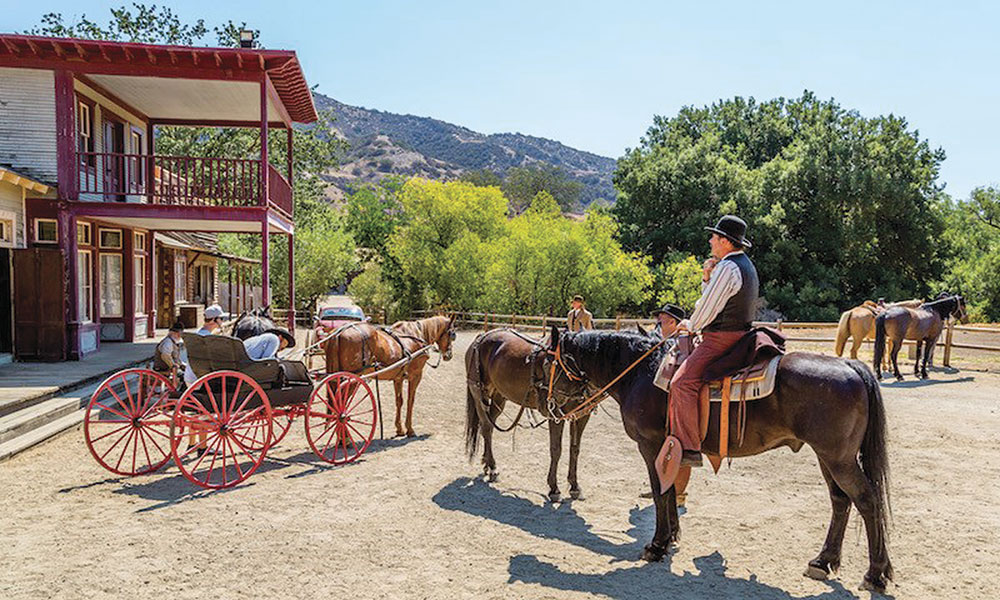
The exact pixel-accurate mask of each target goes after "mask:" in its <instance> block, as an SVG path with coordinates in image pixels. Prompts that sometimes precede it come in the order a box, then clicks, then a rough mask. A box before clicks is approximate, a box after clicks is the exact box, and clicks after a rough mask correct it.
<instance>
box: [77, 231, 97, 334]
mask: <svg viewBox="0 0 1000 600" xmlns="http://www.w3.org/2000/svg"><path fill="white" fill-rule="evenodd" d="M84 256H86V257H87V260H86V261H85V262H86V263H87V264H86V269H84V268H83V267H84V265H83V263H84V261H83V260H82V259H83V257H84ZM76 261H77V263H76V275H77V279H78V281H77V284H76V286H77V289H76V294H77V296H76V299H77V304H78V305H79V306H78V307H77V308H78V310H79V313H80V322H81V323H93V322H94V251H93V250H89V249H87V250H77V251H76ZM83 275H86V279H84V278H83V277H82V276H83ZM85 308H86V311H85V310H84V309H85ZM84 312H86V316H84Z"/></svg>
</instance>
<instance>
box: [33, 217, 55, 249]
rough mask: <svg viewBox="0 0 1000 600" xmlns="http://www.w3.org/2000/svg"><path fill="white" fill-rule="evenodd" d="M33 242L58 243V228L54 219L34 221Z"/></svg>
mask: <svg viewBox="0 0 1000 600" xmlns="http://www.w3.org/2000/svg"><path fill="white" fill-rule="evenodd" d="M35 241H36V242H42V243H49V242H52V243H55V242H58V241H59V228H58V227H57V226H56V220H55V219H35Z"/></svg>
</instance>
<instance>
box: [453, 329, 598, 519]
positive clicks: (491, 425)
mask: <svg viewBox="0 0 1000 600" xmlns="http://www.w3.org/2000/svg"><path fill="white" fill-rule="evenodd" d="M547 350H548V342H547V341H544V342H543V341H542V340H534V339H532V338H529V337H527V336H525V335H523V334H520V333H518V332H516V331H513V330H510V329H494V330H492V331H488V332H486V333H482V334H480V335H479V336H478V337H477V338H476V339H475V341H474V342H472V344H470V345H469V348H468V350H466V352H465V377H466V395H465V396H466V406H465V409H466V410H465V447H466V450H467V451H468V454H469V459H470V460H471V459H472V458H473V457H474V456H475V454H476V451H477V450H478V449H479V439H480V436H482V440H483V474H484V475H485V476H486V478H487V479H488V480H489V481H496V479H497V477H498V476H499V474H500V471H498V470H497V463H496V459H495V458H494V457H493V430H494V429H496V430H497V431H500V432H505V431H509V430H510V429H513V428H514V426H513V425H511V426H510V428H509V429H501V428H500V427H498V426H497V424H496V422H497V417H498V416H500V413H501V412H503V409H504V405H505V404H506V403H507V402H508V401H509V402H513V403H514V404H517V405H519V406H520V407H521V408H520V410H519V411H518V416H517V417H515V418H514V423H515V424H516V423H517V421H518V420H519V419H520V416H521V414H522V413H523V411H524V410H525V409H532V410H537V411H538V412H539V413H541V415H542V416H543V417H545V418H546V419H548V429H549V478H548V484H549V500H551V501H552V502H558V501H559V499H560V497H561V493H560V491H559V481H558V473H557V469H558V467H559V458H560V457H561V456H562V434H563V424H564V421H563V420H561V419H558V418H553V417H558V416H559V415H561V414H564V413H565V411H568V410H571V409H572V408H574V407H575V406H576V405H577V404H579V402H580V401H581V400H582V399H583V397H584V395H585V393H586V386H585V384H584V383H583V382H581V381H575V380H572V379H570V378H569V377H567V376H566V374H565V373H562V372H561V370H559V369H556V370H555V371H553V370H552V357H551V356H550V355H549V353H548V352H547ZM550 387H551V389H552V394H551V395H550V394H549V389H550ZM550 400H551V402H550ZM553 413H556V414H553ZM589 419H590V416H589V415H584V416H582V417H580V418H578V419H576V420H574V421H571V422H570V425H569V476H568V479H569V495H570V497H571V498H573V499H574V500H576V499H579V498H580V497H581V496H582V495H583V491H582V490H581V489H580V483H579V481H578V480H577V476H576V466H577V459H578V458H579V456H580V439H581V438H582V437H583V430H584V429H585V428H586V427H587V421H588V420H589Z"/></svg>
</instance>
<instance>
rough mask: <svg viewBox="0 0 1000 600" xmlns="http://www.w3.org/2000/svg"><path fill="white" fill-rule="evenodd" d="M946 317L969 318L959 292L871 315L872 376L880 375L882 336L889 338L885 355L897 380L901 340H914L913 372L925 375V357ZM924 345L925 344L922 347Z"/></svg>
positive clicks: (966, 320) (928, 356) (883, 342)
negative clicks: (889, 360) (917, 304)
mask: <svg viewBox="0 0 1000 600" xmlns="http://www.w3.org/2000/svg"><path fill="white" fill-rule="evenodd" d="M949 317H954V318H956V319H958V320H959V321H961V322H963V323H966V322H968V320H969V317H968V314H967V313H966V312H965V298H963V297H961V296H946V297H945V298H941V299H940V300H935V301H933V302H925V303H923V304H921V305H920V306H919V307H917V308H909V307H905V306H894V307H892V308H889V309H887V310H886V311H885V312H883V313H882V314H880V315H879V316H878V317H876V319H875V362H874V368H875V373H876V376H877V377H878V378H879V379H882V370H881V369H880V368H879V367H880V365H881V362H882V354H883V352H885V342H886V339H888V340H889V345H890V350H889V356H890V358H892V370H893V374H894V375H896V379H897V380H898V381H902V380H903V375H902V374H901V373H900V372H899V363H898V362H897V360H896V359H897V357H898V356H899V349H900V348H902V347H903V340H904V339H906V340H916V341H917V360H916V362H915V363H914V364H913V374H914V375H916V376H917V377H920V378H922V379H927V361H928V359H929V358H930V357H931V356H933V355H934V346H935V345H937V341H938V338H939V337H940V336H941V330H942V329H944V324H945V322H946V321H947V320H948V318H949ZM925 345H926V347H925ZM921 350H923V365H922V368H921V360H920V357H921Z"/></svg>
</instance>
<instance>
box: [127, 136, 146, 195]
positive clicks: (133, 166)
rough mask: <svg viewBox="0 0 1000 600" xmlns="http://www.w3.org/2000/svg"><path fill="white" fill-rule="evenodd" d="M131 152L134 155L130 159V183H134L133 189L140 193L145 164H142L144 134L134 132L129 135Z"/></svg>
mask: <svg viewBox="0 0 1000 600" xmlns="http://www.w3.org/2000/svg"><path fill="white" fill-rule="evenodd" d="M129 152H130V153H131V154H133V156H130V157H129V159H128V163H129V173H130V177H129V181H131V182H132V184H133V187H134V188H135V190H136V191H138V190H139V189H140V188H141V187H142V177H143V170H144V169H143V162H142V156H141V154H142V134H141V133H139V132H138V131H135V130H134V129H133V130H132V132H131V134H130V135H129Z"/></svg>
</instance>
